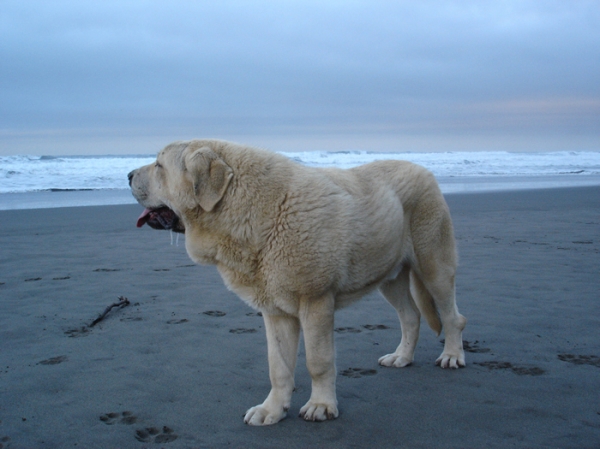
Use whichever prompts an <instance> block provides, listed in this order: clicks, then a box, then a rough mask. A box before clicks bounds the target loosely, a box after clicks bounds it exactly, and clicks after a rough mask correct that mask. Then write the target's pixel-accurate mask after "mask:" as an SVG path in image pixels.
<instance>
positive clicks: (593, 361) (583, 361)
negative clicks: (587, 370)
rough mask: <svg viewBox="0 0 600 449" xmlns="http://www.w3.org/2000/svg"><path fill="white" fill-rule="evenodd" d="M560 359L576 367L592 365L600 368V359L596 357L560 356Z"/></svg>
mask: <svg viewBox="0 0 600 449" xmlns="http://www.w3.org/2000/svg"><path fill="white" fill-rule="evenodd" d="M558 358H559V359H560V360H562V361H563V362H569V363H573V364H575V365H591V366H597V367H598V368H600V357H598V356H595V355H575V354H558Z"/></svg>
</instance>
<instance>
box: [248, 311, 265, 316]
mask: <svg viewBox="0 0 600 449" xmlns="http://www.w3.org/2000/svg"><path fill="white" fill-rule="evenodd" d="M246 316H263V314H262V312H248V313H247V314H246Z"/></svg>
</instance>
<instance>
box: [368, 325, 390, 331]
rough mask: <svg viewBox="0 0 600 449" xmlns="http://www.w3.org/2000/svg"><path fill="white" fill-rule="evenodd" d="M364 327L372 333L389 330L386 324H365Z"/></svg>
mask: <svg viewBox="0 0 600 449" xmlns="http://www.w3.org/2000/svg"><path fill="white" fill-rule="evenodd" d="M363 327H364V328H365V329H368V330H370V331H374V330H382V329H389V327H388V326H386V325H385V324H363Z"/></svg>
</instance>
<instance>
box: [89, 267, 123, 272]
mask: <svg viewBox="0 0 600 449" xmlns="http://www.w3.org/2000/svg"><path fill="white" fill-rule="evenodd" d="M94 271H95V272H97V273H111V272H113V271H121V270H120V269H119V268H96V269H95V270H94Z"/></svg>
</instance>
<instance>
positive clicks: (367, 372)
mask: <svg viewBox="0 0 600 449" xmlns="http://www.w3.org/2000/svg"><path fill="white" fill-rule="evenodd" d="M375 374H377V370H374V369H363V368H348V369H345V370H344V371H341V372H340V376H345V377H350V378H352V379H358V378H359V377H363V376H374V375H375Z"/></svg>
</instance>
